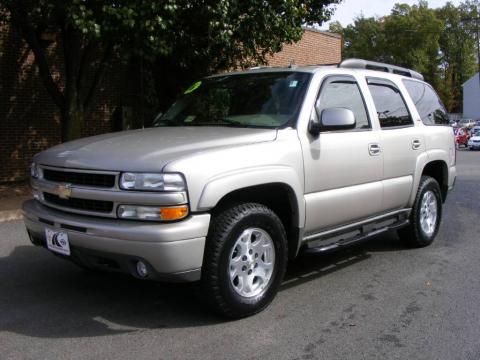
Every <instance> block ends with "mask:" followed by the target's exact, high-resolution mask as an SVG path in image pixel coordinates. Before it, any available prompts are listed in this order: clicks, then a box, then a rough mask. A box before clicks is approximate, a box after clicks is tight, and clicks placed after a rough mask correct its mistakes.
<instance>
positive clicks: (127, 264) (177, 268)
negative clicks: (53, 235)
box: [23, 200, 210, 281]
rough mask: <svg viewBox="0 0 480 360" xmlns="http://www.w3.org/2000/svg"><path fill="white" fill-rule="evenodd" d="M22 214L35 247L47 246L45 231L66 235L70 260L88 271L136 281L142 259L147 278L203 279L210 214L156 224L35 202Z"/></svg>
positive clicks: (28, 205) (28, 203)
mask: <svg viewBox="0 0 480 360" xmlns="http://www.w3.org/2000/svg"><path fill="white" fill-rule="evenodd" d="M23 214H24V221H25V225H26V227H27V230H28V232H29V235H30V238H31V240H32V242H33V243H34V244H35V245H43V246H44V245H45V229H46V228H49V229H53V230H61V231H63V232H66V233H67V234H68V238H69V242H70V248H71V253H72V255H71V256H70V257H66V258H67V259H71V260H73V261H75V262H78V263H80V264H82V265H85V266H87V267H93V268H102V269H107V270H113V271H120V272H125V273H129V274H131V275H133V276H135V277H138V275H137V273H136V270H135V269H136V263H137V261H139V260H142V261H143V262H144V263H146V264H147V268H148V270H149V276H148V278H149V279H154V280H170V281H195V280H198V279H200V271H201V267H202V261H203V252H204V246H205V239H206V236H207V232H208V226H209V222H210V215H209V214H199V215H192V216H190V217H189V218H187V219H185V220H183V221H180V222H176V223H168V224H158V223H151V222H140V221H124V220H118V219H105V218H96V217H89V216H82V215H72V214H68V213H64V212H61V211H57V210H53V209H51V208H48V207H46V206H44V205H42V204H40V203H39V202H38V201H36V200H29V201H27V202H25V203H24V204H23ZM62 257H64V256H62Z"/></svg>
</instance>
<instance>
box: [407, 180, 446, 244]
mask: <svg viewBox="0 0 480 360" xmlns="http://www.w3.org/2000/svg"><path fill="white" fill-rule="evenodd" d="M441 218H442V195H441V192H440V186H439V185H438V182H437V181H436V180H435V179H434V178H432V177H430V176H422V179H421V181H420V185H419V187H418V191H417V196H416V198H415V203H414V205H413V208H412V212H411V214H410V224H409V225H408V227H406V228H403V229H401V230H399V231H398V235H399V236H400V238H401V239H402V240H404V241H405V242H406V243H407V244H409V245H410V246H413V247H423V246H428V245H430V244H431V243H432V242H433V240H434V239H435V236H436V235H437V233H438V229H439V227H440V220H441Z"/></svg>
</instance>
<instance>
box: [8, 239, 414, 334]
mask: <svg viewBox="0 0 480 360" xmlns="http://www.w3.org/2000/svg"><path fill="white" fill-rule="evenodd" d="M401 249H405V248H404V247H403V246H401V244H400V243H399V241H398V239H397V238H396V237H395V236H393V235H384V236H382V237H377V238H374V239H371V240H370V241H368V242H364V243H361V244H359V245H354V246H352V247H349V248H347V249H345V250H343V251H338V252H335V253H331V254H321V255H316V256H304V255H303V256H301V257H300V258H299V259H298V260H297V261H296V262H295V263H293V264H292V265H290V267H289V269H288V271H287V276H286V278H285V281H284V283H283V285H282V287H281V289H280V290H281V291H284V290H286V289H289V288H291V287H294V286H297V285H300V284H303V283H305V282H307V281H313V280H315V279H317V278H319V277H322V276H325V275H328V274H330V273H332V272H335V271H338V270H340V269H343V268H345V267H348V266H351V265H352V264H355V263H357V262H360V261H364V260H366V259H368V258H370V257H371V256H372V255H371V253H372V252H376V251H398V250H401ZM0 284H2V287H1V288H2V291H1V292H0V309H2V312H1V314H0V332H1V331H9V332H14V333H18V334H23V335H27V336H32V337H41V338H77V337H90V336H103V335H115V334H122V333H128V332H138V331H146V330H149V329H162V328H182V327H201V326H206V325H212V324H217V323H223V322H225V321H226V320H225V319H223V318H220V317H218V316H215V315H213V314H212V313H211V312H209V311H208V310H206V309H205V308H204V307H203V306H201V305H199V301H198V300H197V299H196V297H195V296H193V287H194V285H192V284H164V283H155V282H148V281H139V280H135V279H131V278H129V277H128V276H124V275H121V274H109V273H97V272H87V271H85V270H81V269H79V268H77V267H76V266H75V265H73V264H71V263H70V262H67V261H64V260H61V259H57V258H56V257H54V256H52V255H51V254H49V253H48V252H47V251H45V250H44V249H42V248H38V247H34V246H18V247H16V248H15V249H14V250H13V252H12V253H10V254H9V255H8V256H6V257H3V258H0Z"/></svg>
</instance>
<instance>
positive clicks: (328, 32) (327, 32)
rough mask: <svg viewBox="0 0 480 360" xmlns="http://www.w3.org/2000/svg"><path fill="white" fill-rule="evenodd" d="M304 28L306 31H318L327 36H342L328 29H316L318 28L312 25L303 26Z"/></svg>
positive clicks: (339, 37) (338, 37)
mask: <svg viewBox="0 0 480 360" xmlns="http://www.w3.org/2000/svg"><path fill="white" fill-rule="evenodd" d="M302 29H303V30H304V31H311V32H316V33H319V34H322V35H325V36H330V37H334V38H337V39H341V38H342V35H340V34H337V33H333V32H330V31H326V30H320V29H316V28H314V27H311V26H302Z"/></svg>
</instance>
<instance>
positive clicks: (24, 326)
mask: <svg viewBox="0 0 480 360" xmlns="http://www.w3.org/2000/svg"><path fill="white" fill-rule="evenodd" d="M457 170H458V178H457V183H456V189H455V190H454V191H453V192H452V193H450V195H449V199H448V200H447V204H446V206H445V207H444V214H443V223H442V226H441V230H440V233H439V235H438V237H437V239H436V240H435V242H434V244H433V245H432V246H430V247H428V248H424V249H407V248H405V247H404V246H403V245H402V244H401V243H400V242H399V240H398V238H397V237H396V235H394V234H389V235H386V236H385V235H384V236H381V237H377V238H375V239H373V240H371V241H369V242H365V243H362V244H359V245H356V246H354V247H351V248H349V249H347V250H344V251H342V252H337V253H333V254H325V255H319V256H314V257H301V258H300V259H298V261H297V262H296V263H295V264H294V265H292V266H290V268H289V271H288V273H287V278H286V281H285V282H284V284H283V286H282V288H281V290H280V292H279V295H278V296H277V298H276V299H275V301H274V302H273V304H272V305H271V306H270V307H269V308H268V309H267V310H266V311H264V312H262V313H260V314H258V315H256V316H253V317H251V318H247V319H243V320H239V321H225V320H224V319H221V318H218V317H216V316H214V315H212V314H210V313H209V312H208V311H206V310H205V309H203V308H202V307H200V306H199V305H198V304H197V302H196V300H195V298H194V297H193V296H192V290H191V288H190V285H172V284H159V283H152V282H141V281H137V280H132V279H130V278H128V277H124V276H120V275H115V274H102V273H100V274H99V273H89V272H86V271H83V270H81V269H78V268H77V267H75V266H74V265H72V264H70V263H69V262H66V261H63V260H61V259H57V258H56V257H54V256H53V255H52V254H49V253H48V252H47V251H46V250H44V249H41V248H37V247H34V246H32V245H31V244H30V242H29V240H28V238H27V234H26V232H25V230H24V226H23V223H22V222H21V221H11V222H4V223H1V224H0V284H1V288H0V289H1V290H0V310H1V312H0V358H1V359H23V358H28V359H30V358H31V359H54V358H75V359H97V358H106V359H109V358H111V359H133V358H135V359H184V358H185V359H211V358H218V359H230V358H235V359H386V358H388V359H406V358H411V359H449V360H450V359H479V358H480V341H479V339H480V325H479V324H480V301H479V300H478V299H479V298H480V276H479V275H480V261H479V259H480V244H479V241H480V236H479V234H480V221H479V219H480V204H479V200H480V154H479V153H478V152H469V151H459V152H458V155H457Z"/></svg>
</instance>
